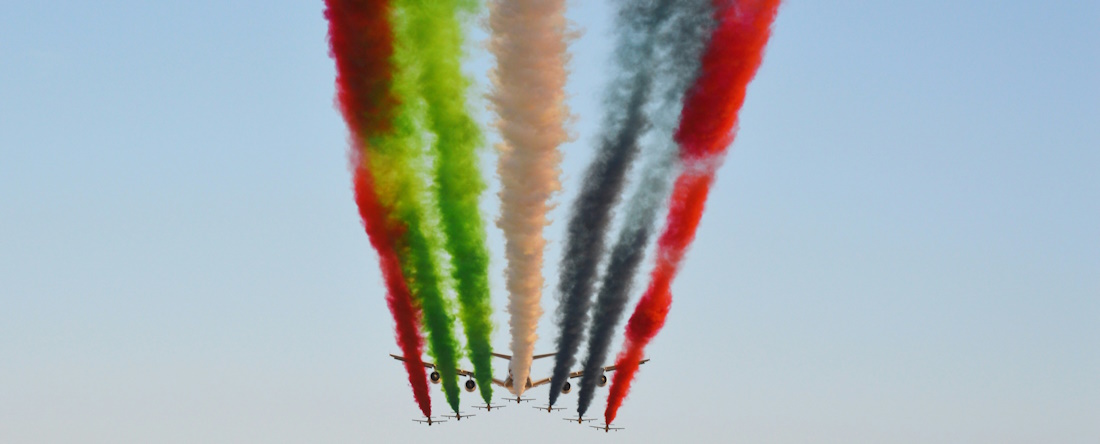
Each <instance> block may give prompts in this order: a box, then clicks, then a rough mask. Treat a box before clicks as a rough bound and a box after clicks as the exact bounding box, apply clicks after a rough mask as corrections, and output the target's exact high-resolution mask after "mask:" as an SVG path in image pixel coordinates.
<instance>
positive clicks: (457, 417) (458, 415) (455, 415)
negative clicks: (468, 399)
mask: <svg viewBox="0 0 1100 444" xmlns="http://www.w3.org/2000/svg"><path fill="white" fill-rule="evenodd" d="M443 416H445V417H448V418H454V419H455V421H461V420H462V418H469V417H471V416H477V415H463V414H462V412H458V413H455V414H453V415H443Z"/></svg>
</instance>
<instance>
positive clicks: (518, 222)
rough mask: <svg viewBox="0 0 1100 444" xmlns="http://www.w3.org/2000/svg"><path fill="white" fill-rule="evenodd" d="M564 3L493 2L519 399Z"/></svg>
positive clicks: (557, 134)
mask: <svg viewBox="0 0 1100 444" xmlns="http://www.w3.org/2000/svg"><path fill="white" fill-rule="evenodd" d="M564 14H565V0H492V1H491V2H490V4H489V28H490V30H491V32H492V35H491V38H490V41H489V48H490V51H492V53H493V55H495V56H496V59H497V67H496V69H495V71H494V73H493V91H492V94H491V96H490V100H491V101H492V103H493V106H494V108H495V109H496V112H497V115H498V116H499V117H500V118H499V120H498V121H497V128H498V129H499V130H500V134H501V138H502V139H503V143H502V144H501V145H500V146H498V149H499V151H500V161H499V164H498V166H497V172H498V174H499V175H500V182H501V191H500V199H501V207H500V211H501V216H500V219H499V220H498V221H497V225H498V226H499V227H500V228H501V230H503V231H504V239H505V257H506V258H507V260H508V266H507V269H506V271H505V274H506V285H507V289H508V312H509V315H510V319H509V325H510V327H511V333H512V343H511V351H512V360H511V364H510V368H509V370H510V372H511V375H512V378H513V380H514V381H515V383H514V385H513V389H512V391H513V392H514V393H515V394H517V395H520V394H523V391H524V389H525V388H526V386H525V383H526V381H527V378H528V376H529V375H530V373H531V357H532V355H533V354H534V344H535V339H537V338H538V336H537V334H536V330H537V328H538V321H539V317H541V316H542V308H541V306H540V305H539V301H540V300H541V299H542V285H543V277H542V255H543V248H544V247H545V245H546V240H545V238H543V235H542V231H543V228H544V227H545V226H546V224H547V219H546V213H547V211H548V210H549V208H550V207H549V204H548V200H549V198H550V195H551V194H552V193H554V192H555V191H557V190H558V188H559V183H558V175H559V167H558V165H559V163H560V161H561V153H560V152H559V151H558V147H559V145H561V144H562V143H563V142H565V141H566V140H567V139H568V134H567V131H566V129H565V121H566V119H567V118H568V116H569V110H568V109H567V108H566V106H565V91H564V87H565V79H566V71H565V64H566V62H567V61H568V56H567V54H566V49H567V42H566V24H567V22H566V19H565V15H564Z"/></svg>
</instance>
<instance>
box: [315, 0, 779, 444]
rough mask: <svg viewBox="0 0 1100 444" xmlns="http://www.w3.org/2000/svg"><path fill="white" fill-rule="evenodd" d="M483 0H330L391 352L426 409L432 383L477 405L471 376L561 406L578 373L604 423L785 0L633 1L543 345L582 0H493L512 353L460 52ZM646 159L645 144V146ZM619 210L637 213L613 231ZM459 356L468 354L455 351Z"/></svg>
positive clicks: (660, 312) (686, 243)
mask: <svg viewBox="0 0 1100 444" xmlns="http://www.w3.org/2000/svg"><path fill="white" fill-rule="evenodd" d="M477 3H479V2H444V1H429V2H409V1H401V0H325V5H326V10H325V18H326V19H327V20H328V23H329V32H328V37H329V46H330V48H329V49H330V55H331V56H332V58H333V59H334V61H335V63H336V99H337V100H336V102H337V106H338V108H339V109H340V111H341V113H342V115H343V117H344V120H345V122H346V124H347V127H348V130H349V133H350V136H349V141H350V145H351V149H350V150H349V154H350V164H351V169H352V170H353V173H352V175H353V179H352V180H353V193H354V198H355V203H356V206H357V207H358V210H359V215H360V217H361V219H362V222H363V226H364V228H365V230H366V234H367V237H368V239H369V240H370V244H371V246H372V247H373V248H374V250H375V252H376V253H377V256H378V262H379V266H380V269H381V272H382V277H383V282H384V284H385V293H386V296H385V297H386V303H387V306H388V308H389V310H390V313H391V315H392V316H393V320H394V324H395V333H396V334H395V339H396V341H397V345H398V348H399V349H400V353H399V354H397V355H393V357H394V358H395V359H397V360H399V361H401V363H402V364H403V366H404V368H405V372H406V374H407V377H408V384H409V386H410V387H411V388H412V394H413V400H414V401H415V403H416V406H417V407H418V408H419V410H420V413H421V414H422V415H423V417H424V419H417V422H422V423H424V424H427V425H429V426H431V425H433V424H436V423H440V422H444V421H446V420H445V419H434V417H433V416H432V402H431V397H430V395H429V386H430V384H439V385H440V386H441V387H442V389H443V393H444V395H445V397H446V402H447V407H449V409H450V411H451V414H450V415H448V416H447V417H448V418H451V419H453V420H455V421H460V420H461V419H463V418H467V417H469V416H473V415H464V414H462V413H461V409H460V407H461V406H460V405H459V404H460V395H461V392H462V390H466V391H468V392H474V391H476V392H478V393H479V394H480V396H481V399H482V401H483V402H484V403H485V404H484V406H478V407H479V408H480V407H484V410H485V411H486V412H489V411H491V410H492V409H493V408H500V407H499V406H496V407H494V406H493V405H492V399H493V387H494V386H497V387H500V388H503V389H505V390H507V391H508V392H510V393H511V395H513V396H515V398H508V399H507V401H509V402H512V401H514V402H516V403H517V404H521V403H523V402H529V401H532V400H533V399H532V398H524V397H523V395H524V392H525V391H526V390H528V389H532V388H536V387H540V386H542V385H547V386H549V392H548V398H547V404H546V407H545V408H542V407H539V409H540V410H541V409H545V410H546V411H547V412H548V413H552V412H554V411H557V409H558V408H556V407H554V406H555V404H556V402H557V399H558V397H559V396H560V395H562V394H566V393H569V392H570V391H572V390H573V389H574V386H575V387H576V390H577V418H575V419H576V421H577V422H578V423H582V424H583V423H584V422H586V420H587V418H585V416H584V415H585V414H586V413H587V412H588V409H589V407H590V405H591V402H592V400H593V397H594V394H595V391H596V389H597V388H599V387H604V386H608V385H609V386H610V387H609V388H608V398H607V406H606V408H605V409H604V412H603V419H604V425H603V426H602V427H597V426H595V425H592V427H594V428H598V429H600V430H603V431H605V432H610V431H612V430H618V429H619V428H615V427H611V425H610V424H612V423H613V421H614V420H615V418H616V415H617V413H618V410H619V408H620V406H621V405H622V402H623V400H624V399H625V397H626V394H627V393H628V391H629V389H630V386H631V384H632V382H633V380H634V375H635V373H636V372H637V371H638V369H639V366H640V365H641V364H642V363H644V362H646V359H645V358H644V356H645V349H646V347H647V345H648V344H649V342H650V341H651V340H652V339H653V338H654V337H655V336H656V335H657V333H658V332H659V331H660V330H661V329H662V328H663V326H664V324H665V320H666V317H667V315H668V313H669V310H670V307H671V304H672V293H671V285H672V282H673V280H674V279H675V277H676V275H677V272H678V271H679V269H680V268H681V264H682V261H683V258H684V257H685V255H686V253H687V250H688V249H689V247H690V246H691V243H692V241H693V240H694V238H695V233H696V230H697V228H698V225H699V222H700V220H701V218H702V215H703V212H704V211H703V210H704V207H705V204H706V201H707V198H708V195H709V191H710V187H711V184H712V183H713V182H714V180H715V175H716V172H717V170H718V169H719V167H720V166H721V164H722V161H723V159H725V157H726V156H725V154H726V152H727V150H728V148H729V146H730V145H731V144H732V143H733V140H734V138H735V136H736V128H737V125H738V121H739V120H738V115H739V112H740V109H741V107H742V105H743V104H744V102H745V97H746V91H747V88H748V84H749V83H750V81H751V80H752V79H753V77H754V76H755V75H756V71H757V69H758V68H759V66H760V64H761V63H762V60H763V53H764V47H765V46H766V44H767V42H768V40H769V38H770V36H771V30H772V23H773V22H774V19H775V16H776V14H777V13H778V8H779V3H780V0H623V1H621V2H618V3H617V7H618V8H619V9H618V11H616V15H615V19H614V23H615V25H614V34H615V43H614V51H613V54H612V56H611V57H610V59H611V60H610V63H608V64H607V69H609V70H611V71H612V72H611V76H610V78H611V79H612V80H611V82H610V84H609V85H608V86H607V89H606V90H605V91H604V93H603V112H604V115H603V116H602V117H601V118H600V122H602V125H601V127H600V128H599V133H598V135H597V137H596V138H595V139H596V140H595V143H594V144H593V145H594V146H593V149H592V152H593V160H592V161H591V163H590V164H589V166H588V167H587V169H586V171H585V172H584V174H583V180H582V181H581V185H580V190H579V192H578V194H577V197H576V200H575V201H573V203H572V205H571V206H570V210H569V216H568V217H567V222H566V223H567V227H566V230H565V231H566V236H565V238H564V240H563V247H564V248H563V252H562V257H561V259H560V262H559V263H558V265H559V266H558V273H559V276H558V279H557V288H556V289H555V293H556V296H557V299H558V301H559V304H558V307H557V313H556V316H555V324H556V330H557V338H556V340H555V344H556V347H555V348H556V351H555V353H552V354H546V355H536V354H535V353H534V347H535V341H536V339H537V337H538V336H537V331H538V325H539V320H540V318H541V317H542V315H543V312H542V308H541V307H542V306H541V300H542V291H543V287H544V285H543V284H544V282H545V279H544V276H543V275H542V270H543V260H544V257H543V256H544V254H543V253H544V248H545V245H546V243H547V240H546V238H545V237H544V235H543V231H544V229H545V228H546V226H547V225H548V224H549V223H550V221H549V219H548V217H547V215H548V212H549V210H550V208H552V207H553V206H554V205H555V204H554V203H553V202H551V199H552V198H553V197H554V196H555V195H556V193H557V192H558V191H559V188H560V185H561V183H560V180H559V175H560V173H561V171H560V161H561V158H562V155H563V153H562V152H561V146H562V145H563V144H564V143H566V142H568V141H569V138H570V136H569V133H570V131H569V128H568V123H569V122H570V121H571V120H572V119H574V118H575V117H576V116H573V115H571V112H570V110H569V109H568V107H567V106H566V102H565V98H566V97H567V96H568V95H567V94H565V89H564V88H565V84H566V80H567V78H568V75H567V74H568V67H567V63H568V60H569V59H570V57H569V54H568V50H569V44H568V41H569V34H570V33H571V32H570V31H569V30H568V29H569V26H568V21H567V20H566V18H565V12H566V7H567V3H568V2H567V1H566V0H546V1H540V2H532V1H529V0H487V3H488V16H487V20H486V21H485V23H487V24H488V28H489V29H488V30H489V32H490V34H491V35H490V44H488V45H487V47H488V50H489V51H490V52H491V53H492V55H493V56H494V58H495V59H496V66H495V67H494V68H493V72H492V74H491V77H492V79H491V81H490V82H489V83H491V90H490V91H489V97H488V99H489V102H490V103H491V105H492V108H493V111H494V112H495V114H496V120H495V123H494V124H492V127H493V128H494V129H495V130H496V131H497V132H498V133H499V139H500V143H499V144H498V145H497V150H496V151H497V168H496V178H497V179H498V181H499V184H500V191H499V192H498V193H497V196H498V197H499V198H500V215H499V217H498V219H497V220H496V226H497V227H498V228H499V229H500V230H501V233H502V234H503V237H504V241H505V247H504V257H505V259H506V262H507V263H506V266H505V270H504V277H505V279H504V281H505V290H506V293H507V312H508V318H509V320H508V324H509V325H508V328H509V331H510V333H511V341H510V342H509V344H508V349H509V354H507V355H505V354H500V353H497V352H495V351H494V348H493V347H492V345H491V343H490V338H491V334H492V331H493V330H494V325H493V324H492V322H491V315H492V310H493V301H492V298H491V295H490V286H489V281H490V280H489V256H490V255H489V252H488V248H487V245H486V236H487V234H486V230H487V228H486V226H487V223H486V221H485V220H484V219H485V218H484V215H483V214H482V212H481V209H480V206H479V204H480V201H481V199H482V197H483V194H484V191H485V190H486V189H487V188H488V186H487V183H486V179H485V177H484V176H483V174H482V171H481V170H480V169H479V164H480V152H481V150H483V149H484V148H486V146H485V145H486V143H485V141H486V140H487V139H488V137H486V136H485V135H484V134H482V131H483V130H482V125H480V124H479V123H478V122H477V121H475V119H474V116H475V115H476V113H474V112H471V110H470V105H469V103H468V102H469V95H470V91H469V85H470V84H471V83H472V79H469V78H467V77H466V75H465V74H464V73H463V70H462V62H463V60H464V57H466V49H467V45H466V42H465V40H464V39H465V29H464V27H465V26H467V25H468V24H469V23H471V21H470V20H468V19H469V15H470V14H476V13H477V12H476V11H473V10H474V9H476V8H475V6H476V4H477ZM639 159H644V160H645V164H644V165H642V166H635V164H637V163H639ZM631 181H634V182H636V185H635V186H628V184H629V183H630V182H631ZM628 190H632V191H631V193H632V194H629V195H627V194H628V193H627V191H628ZM620 203H621V204H622V205H621V214H622V215H621V217H616V216H615V215H616V211H618V209H620ZM662 212H663V214H664V215H663V216H662ZM614 220H620V221H621V223H619V224H618V231H617V233H615V232H613V230H612V228H613V226H614V225H613V224H612V222H613V221H614ZM662 221H663V227H662V225H660V224H661V223H662ZM651 246H652V247H651ZM651 248H652V250H653V251H651V254H650V255H651V256H652V257H654V258H655V259H654V261H653V262H654V263H653V268H652V270H651V271H650V272H649V283H648V284H647V285H646V286H645V287H644V288H645V290H644V291H643V292H642V293H641V295H640V296H638V297H637V302H636V304H635V306H634V309H633V312H632V313H631V314H630V315H629V317H628V318H627V321H626V329H625V335H624V337H623V338H622V342H621V344H622V345H621V347H620V352H619V354H618V356H617V357H614V358H612V356H611V350H612V342H613V336H614V333H615V331H616V330H617V329H618V327H619V326H620V324H621V323H622V321H623V318H624V316H626V314H627V305H628V302H630V300H631V299H632V293H633V289H634V281H635V280H636V277H637V276H638V275H639V274H641V272H640V268H641V267H642V266H643V263H644V258H645V257H646V256H647V251H649V250H650V249H651ZM459 324H461V331H462V332H463V334H464V337H461V338H460V337H459V335H458V334H457V333H456V332H457V331H459V328H458V327H459ZM582 348H584V349H585V355H584V357H583V359H581V358H580V356H581V355H580V353H581V349H582ZM425 350H427V351H428V354H429V355H430V359H431V362H429V361H427V360H426V359H425V357H424V356H423V354H424V352H425ZM461 357H466V358H468V359H469V361H470V364H471V367H472V369H462V368H459V359H460V358H461ZM494 357H495V358H499V359H505V360H506V361H507V376H506V377H505V378H504V379H496V378H494V373H493V361H494ZM548 357H553V358H554V365H553V370H552V372H551V374H550V375H549V376H547V377H544V378H541V379H537V380H532V378H531V366H532V362H533V361H534V360H536V359H543V358H548ZM610 362H613V363H614V364H613V365H607V364H608V363H610ZM578 364H579V366H580V367H581V369H580V370H576V368H577V367H578ZM429 371H430V373H429ZM609 374H610V375H611V376H610V377H609V376H608V375H609ZM462 379H465V380H464V381H461V380H462Z"/></svg>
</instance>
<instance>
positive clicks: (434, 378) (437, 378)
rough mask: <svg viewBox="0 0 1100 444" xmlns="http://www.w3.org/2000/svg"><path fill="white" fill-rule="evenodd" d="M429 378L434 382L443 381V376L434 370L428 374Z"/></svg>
mask: <svg viewBox="0 0 1100 444" xmlns="http://www.w3.org/2000/svg"><path fill="white" fill-rule="evenodd" d="M428 379H431V380H432V384H439V383H440V382H442V381H443V377H442V376H439V372H436V371H433V372H432V374H430V375H428Z"/></svg>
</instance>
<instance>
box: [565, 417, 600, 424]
mask: <svg viewBox="0 0 1100 444" xmlns="http://www.w3.org/2000/svg"><path fill="white" fill-rule="evenodd" d="M562 419H564V420H566V421H569V422H573V421H577V424H583V423H586V422H588V421H595V420H596V418H582V417H580V416H578V417H576V418H562Z"/></svg>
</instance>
